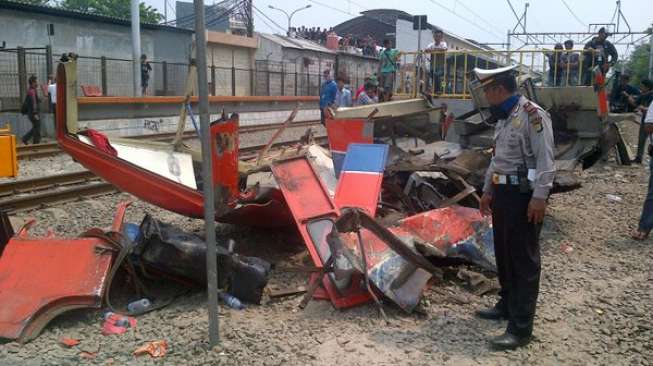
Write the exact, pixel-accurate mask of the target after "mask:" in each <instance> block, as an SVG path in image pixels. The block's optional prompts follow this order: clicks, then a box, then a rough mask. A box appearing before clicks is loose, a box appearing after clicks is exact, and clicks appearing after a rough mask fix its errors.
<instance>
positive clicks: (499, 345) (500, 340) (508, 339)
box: [490, 332, 531, 350]
mask: <svg viewBox="0 0 653 366" xmlns="http://www.w3.org/2000/svg"><path fill="white" fill-rule="evenodd" d="M530 341H531V336H522V337H519V336H516V335H514V334H511V333H508V332H506V333H503V334H502V335H500V336H497V337H494V338H492V339H490V346H492V348H493V349H495V350H505V349H515V348H519V347H523V346H525V345H527V344H528V343H529V342H530Z"/></svg>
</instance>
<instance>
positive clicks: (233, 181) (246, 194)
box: [56, 61, 303, 226]
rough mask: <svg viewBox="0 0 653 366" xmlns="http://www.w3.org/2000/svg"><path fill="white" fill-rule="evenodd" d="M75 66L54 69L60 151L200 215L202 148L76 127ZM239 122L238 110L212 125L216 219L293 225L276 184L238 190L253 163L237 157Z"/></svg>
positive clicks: (139, 192)
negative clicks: (124, 136) (122, 136)
mask: <svg viewBox="0 0 653 366" xmlns="http://www.w3.org/2000/svg"><path fill="white" fill-rule="evenodd" d="M76 66H77V65H76V63H75V62H74V61H70V62H66V63H61V64H60V65H59V67H58V70H57V78H58V80H61V81H60V82H59V83H58V84H57V93H58V94H57V107H56V108H57V120H56V135H57V141H58V143H59V145H60V146H61V148H62V150H64V151H65V152H66V153H68V154H69V155H71V156H72V157H73V158H74V159H75V160H76V161H77V162H79V163H80V164H82V165H83V166H84V167H86V168H87V169H88V170H90V171H92V172H93V173H95V174H96V175H98V176H99V177H101V178H103V179H104V180H106V181H107V182H109V183H111V184H113V185H115V186H116V187H117V188H119V189H120V190H122V191H124V192H129V193H131V194H133V195H134V196H136V197H138V198H140V199H142V200H144V201H147V202H149V203H152V204H154V205H156V206H158V207H162V208H165V209H167V210H170V211H173V212H176V213H179V214H181V215H185V216H189V217H195V218H201V217H203V215H204V211H203V210H204V208H203V206H204V202H203V194H202V181H201V168H200V167H199V166H200V165H201V164H200V162H201V159H202V157H201V153H200V152H199V151H196V150H192V149H190V148H188V147H186V146H185V145H183V144H182V143H175V142H173V143H165V142H154V141H135V140H132V139H127V138H118V137H107V136H104V135H102V134H101V133H97V132H96V131H90V130H86V131H80V130H79V126H78V122H79V121H78V118H77V116H78V101H77V98H76V95H77V67H76ZM184 121H185V118H184ZM238 125H239V119H238V115H237V114H232V115H231V116H229V117H227V116H226V115H223V116H222V118H221V119H219V120H217V121H214V122H213V123H211V127H210V133H211V139H212V141H213V142H214V143H212V155H213V159H214V162H215V163H214V171H213V176H214V187H213V188H214V190H215V192H216V202H215V205H216V220H218V221H220V222H226V223H232V224H245V225H251V226H287V225H289V224H291V223H292V218H291V217H290V214H289V212H288V210H287V208H286V205H285V204H284V202H283V197H282V196H281V193H280V192H279V190H278V189H275V188H274V187H270V186H265V185H259V184H256V182H249V184H246V186H247V187H246V189H244V190H242V191H241V189H240V184H241V181H243V180H244V179H245V180H246V178H247V173H248V170H251V167H249V166H247V167H245V168H243V167H242V165H243V164H242V162H240V161H239V159H238V158H239V156H238ZM181 131H182V132H183V126H182V130H181ZM179 135H181V134H179ZM302 152H303V151H298V152H294V153H302ZM255 168H258V169H259V170H260V169H262V168H261V167H260V166H258V167H256V166H255Z"/></svg>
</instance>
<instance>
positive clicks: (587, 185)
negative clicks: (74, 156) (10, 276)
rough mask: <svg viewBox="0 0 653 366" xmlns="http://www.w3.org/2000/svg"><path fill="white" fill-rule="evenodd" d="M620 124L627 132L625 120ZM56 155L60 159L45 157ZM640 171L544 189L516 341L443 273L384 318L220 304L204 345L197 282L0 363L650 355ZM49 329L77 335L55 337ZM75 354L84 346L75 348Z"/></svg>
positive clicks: (280, 276) (289, 305)
mask: <svg viewBox="0 0 653 366" xmlns="http://www.w3.org/2000/svg"><path fill="white" fill-rule="evenodd" d="M623 127H624V128H625V129H626V130H627V132H628V136H629V139H630V141H634V138H633V136H634V133H635V129H636V126H634V125H632V124H630V123H629V124H628V125H624V126H623ZM21 164H43V163H38V161H33V162H21ZM62 166H66V167H67V164H65V163H61V164H58V165H57V166H56V167H57V168H59V169H60V168H61V167H62ZM65 170H68V169H65ZM648 176H649V173H648V168H647V166H646V165H637V166H631V167H625V166H618V165H616V164H615V163H614V162H613V161H612V160H611V161H609V162H607V163H602V164H600V165H599V166H595V167H594V168H592V169H590V170H589V171H586V172H584V173H583V175H582V178H583V179H582V182H583V187H582V188H580V189H578V190H576V191H573V192H569V193H565V194H558V195H554V196H553V197H552V198H551V201H550V206H549V210H548V216H547V218H546V224H545V227H544V230H543V233H542V240H541V245H542V265H543V268H542V279H541V291H540V298H539V302H538V309H537V316H536V320H535V334H534V336H535V339H534V340H533V342H532V343H531V344H530V345H528V346H527V347H525V348H522V349H519V350H516V351H509V352H493V351H491V350H490V349H489V348H488V344H487V340H488V338H489V337H491V336H494V335H497V334H500V333H501V332H503V330H504V327H505V323H503V322H497V321H486V320H479V319H476V318H475V317H474V316H473V312H474V310H476V309H478V308H481V307H484V306H489V305H491V304H493V302H494V301H495V297H493V296H483V297H478V296H476V295H474V294H472V293H471V292H470V291H468V290H467V289H466V288H465V287H464V286H461V284H460V282H459V281H456V280H451V279H447V280H445V281H443V282H437V283H434V284H433V286H432V287H430V288H429V289H427V290H426V291H425V295H424V299H423V301H422V304H421V305H420V306H421V309H422V311H420V312H418V313H415V314H411V315H407V314H404V313H403V312H402V311H401V310H399V309H398V308H396V307H394V306H392V305H391V304H386V305H385V310H386V313H387V314H388V317H389V323H386V322H385V321H384V320H383V319H382V318H381V317H380V315H379V312H378V310H377V308H376V307H375V306H372V305H366V306H361V307H358V308H354V309H350V310H345V311H339V310H335V309H334V308H333V307H332V306H331V305H330V303H328V302H324V301H312V302H311V303H310V304H309V306H308V307H307V308H306V309H305V310H299V309H298V307H297V305H298V303H299V301H300V300H301V299H300V297H297V296H296V297H289V298H285V299H282V300H278V301H269V300H268V299H266V300H265V301H264V303H263V304H262V305H260V306H254V305H250V306H248V307H247V309H245V310H242V311H238V310H233V309H229V308H225V307H224V306H221V307H220V336H221V345H220V346H218V347H216V348H215V349H210V348H209V346H208V340H207V338H208V337H207V327H208V321H207V313H206V293H205V292H195V293H191V294H190V295H188V296H185V297H183V298H180V299H178V300H177V301H175V302H174V303H172V304H171V305H170V306H168V307H167V308H164V309H162V310H159V311H155V312H152V313H149V314H146V315H143V316H140V317H138V325H137V326H136V328H134V329H131V330H130V331H128V332H127V333H126V334H124V335H120V336H103V335H101V333H100V330H101V324H102V322H101V320H100V316H101V313H100V312H99V311H77V312H72V313H70V314H66V315H64V316H61V317H59V318H58V319H55V320H54V321H53V322H51V323H50V324H49V325H48V326H47V327H46V329H45V330H44V332H43V333H42V334H41V335H40V336H39V337H38V338H37V339H35V340H34V341H32V342H30V343H28V344H25V345H19V344H16V343H6V344H3V345H0V365H77V364H100V365H148V364H164V365H209V364H210V365H216V364H221V365H222V364H224V365H333V364H341V365H366V366H367V365H477V364H479V365H506V364H519V365H523V364H533V365H559V364H564V365H649V364H653V320H651V314H653V285H652V283H653V282H652V281H653V272H651V265H652V264H653V246H652V245H651V241H650V240H649V241H647V242H644V243H637V242H634V241H632V240H631V239H629V233H630V232H631V230H633V229H634V228H635V227H636V223H637V220H638V218H639V214H640V212H641V205H642V200H643V198H644V195H645V193H646V187H647V182H648ZM608 195H616V196H618V197H619V198H620V200H614V199H611V198H608ZM126 198H129V195H127V194H120V195H113V196H105V197H101V198H97V199H92V200H85V201H80V202H75V203H70V204H66V205H62V206H59V207H54V208H49V209H43V210H39V211H33V212H27V213H20V214H18V215H17V216H15V217H13V218H12V221H13V222H14V223H15V224H16V225H18V224H20V223H21V222H23V221H24V220H25V219H26V218H28V217H36V218H38V219H39V221H40V224H39V225H38V227H37V228H35V229H34V233H35V234H39V233H44V232H45V229H46V228H47V227H48V226H50V227H52V228H53V229H54V231H55V232H56V233H58V234H61V235H66V236H74V235H76V234H79V233H80V232H82V231H84V230H85V229H87V228H88V227H91V226H98V227H107V226H109V225H110V223H111V218H112V214H113V207H115V205H116V204H117V203H118V202H119V201H121V200H123V199H126ZM145 212H151V213H154V215H155V216H156V217H157V218H159V219H162V220H164V221H168V222H171V223H173V224H175V225H178V226H180V227H182V228H184V229H186V230H189V231H196V232H200V231H201V230H202V221H200V220H193V219H188V218H185V217H181V216H178V215H174V214H171V213H169V212H165V211H163V210H160V209H158V208H155V207H152V206H151V205H149V204H145V203H143V202H136V203H135V204H134V205H133V207H132V208H131V209H130V210H129V214H128V220H129V221H131V222H137V223H138V222H140V220H141V219H142V217H143V215H144V213H145ZM228 238H234V239H235V240H236V242H237V249H238V250H239V251H242V252H245V253H249V254H252V253H256V255H259V256H262V257H264V258H266V259H268V260H270V261H272V262H274V263H276V264H277V265H278V266H283V265H285V264H288V262H291V261H297V259H298V258H301V257H302V256H303V248H302V247H301V246H298V245H297V244H296V243H297V241H296V239H293V238H292V237H290V236H289V235H288V234H286V233H282V232H276V231H262V230H254V229H247V228H238V227H234V226H229V225H219V227H218V240H227V239H228ZM570 249H571V250H570ZM445 278H447V277H445ZM305 283H306V275H305V274H298V273H289V272H284V271H282V270H275V271H274V272H273V273H272V276H271V280H270V286H278V287H292V286H299V285H304V284H305ZM0 306H1V305H0ZM61 337H72V338H77V339H80V340H81V343H80V344H79V345H78V346H75V347H73V348H70V349H68V348H63V347H62V346H61V345H60V344H59V342H58V340H59V339H60V338H61ZM159 339H164V340H166V341H167V342H168V345H169V349H168V354H167V355H166V356H165V357H163V358H161V359H156V360H155V359H151V358H149V356H142V357H138V358H136V357H135V356H133V355H132V352H133V350H134V349H136V348H137V347H138V346H140V345H142V344H144V343H146V342H148V341H152V340H159ZM86 353H88V354H92V355H93V357H92V358H85V357H83V355H84V354H86Z"/></svg>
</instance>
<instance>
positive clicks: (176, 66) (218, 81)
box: [0, 47, 378, 111]
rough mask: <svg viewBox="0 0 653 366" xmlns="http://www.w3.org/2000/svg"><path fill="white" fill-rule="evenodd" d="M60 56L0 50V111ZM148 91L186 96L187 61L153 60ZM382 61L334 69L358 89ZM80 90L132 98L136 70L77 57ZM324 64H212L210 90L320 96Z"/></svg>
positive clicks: (338, 64) (338, 63)
mask: <svg viewBox="0 0 653 366" xmlns="http://www.w3.org/2000/svg"><path fill="white" fill-rule="evenodd" d="M58 62H59V56H55V55H53V54H52V52H51V49H50V48H49V47H42V48H29V49H28V48H16V49H0V111H16V110H18V109H19V108H20V104H21V101H22V100H23V99H24V98H25V95H26V93H27V80H28V78H29V76H31V75H35V76H36V77H37V79H38V82H39V84H41V85H42V86H45V85H47V82H48V80H49V78H50V76H51V75H53V74H54V72H55V70H56V66H57V63H58ZM150 64H151V66H152V71H151V72H150V74H149V76H150V77H149V83H148V89H147V95H184V88H185V81H186V77H187V75H188V70H189V65H188V64H187V63H179V62H167V61H161V60H154V61H150ZM377 66H378V61H376V60H374V59H368V60H364V61H360V60H358V61H357V60H352V58H351V56H349V55H344V56H341V57H340V56H336V59H335V64H334V65H332V70H333V71H335V72H336V73H337V74H339V75H344V76H345V77H346V78H347V79H348V80H349V83H350V85H351V87H352V89H355V88H357V87H358V86H359V85H361V83H362V82H363V79H364V78H365V77H366V76H369V75H371V74H373V73H374V72H376V69H377ZM77 70H78V75H77V77H78V84H79V87H80V89H79V90H78V92H79V94H80V95H83V92H82V90H81V86H82V85H91V86H95V87H97V89H99V90H101V92H102V95H104V96H133V75H132V74H133V68H132V61H131V60H129V59H119V58H109V57H91V56H83V55H80V56H78V59H77ZM322 71H323V69H322V64H321V62H318V63H317V64H311V65H309V66H308V67H307V66H306V65H304V67H302V66H301V65H299V64H296V63H292V62H273V61H267V60H262V61H256V63H255V67H254V68H242V67H238V66H236V65H234V64H231V65H224V64H223V65H210V66H208V70H207V74H208V76H209V93H210V94H211V95H215V96H228V95H233V96H248V95H269V96H316V95H319V94H320V87H321V85H322ZM39 97H40V98H41V101H42V103H43V104H42V106H41V111H47V110H49V108H50V106H49V104H48V101H47V99H48V98H47V90H46V89H45V88H44V87H40V88H39Z"/></svg>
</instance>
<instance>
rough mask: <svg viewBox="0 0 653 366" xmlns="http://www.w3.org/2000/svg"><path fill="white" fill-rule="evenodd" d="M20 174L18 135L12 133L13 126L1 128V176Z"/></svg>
mask: <svg viewBox="0 0 653 366" xmlns="http://www.w3.org/2000/svg"><path fill="white" fill-rule="evenodd" d="M17 175H18V158H17V154H16V135H13V134H11V127H10V126H9V124H8V123H7V125H6V127H5V128H3V129H0V177H11V178H13V177H16V176H17Z"/></svg>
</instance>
